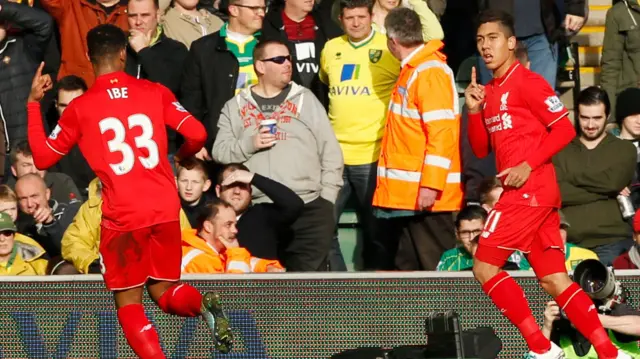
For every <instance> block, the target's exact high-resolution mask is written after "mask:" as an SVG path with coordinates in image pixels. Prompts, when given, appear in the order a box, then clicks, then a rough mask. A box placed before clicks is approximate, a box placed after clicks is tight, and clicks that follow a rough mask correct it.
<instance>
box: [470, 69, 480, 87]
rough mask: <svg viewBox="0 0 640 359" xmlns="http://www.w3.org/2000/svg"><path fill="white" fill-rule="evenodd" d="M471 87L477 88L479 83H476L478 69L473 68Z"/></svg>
mask: <svg viewBox="0 0 640 359" xmlns="http://www.w3.org/2000/svg"><path fill="white" fill-rule="evenodd" d="M471 85H472V86H477V85H478V83H477V82H476V67H475V66H474V67H472V68H471Z"/></svg>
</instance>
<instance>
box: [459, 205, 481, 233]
mask: <svg viewBox="0 0 640 359" xmlns="http://www.w3.org/2000/svg"><path fill="white" fill-rule="evenodd" d="M487 216H488V214H487V211H486V210H485V209H484V208H482V207H480V206H478V205H475V204H472V205H469V206H466V207H464V208H463V209H462V210H461V211H460V212H459V213H458V215H457V216H456V228H460V222H462V221H473V220H474V219H479V220H481V221H482V223H484V222H485V221H486V220H487Z"/></svg>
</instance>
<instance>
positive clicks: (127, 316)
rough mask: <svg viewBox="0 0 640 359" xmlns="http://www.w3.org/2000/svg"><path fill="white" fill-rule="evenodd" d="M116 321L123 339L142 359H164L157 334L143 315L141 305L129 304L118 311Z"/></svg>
mask: <svg viewBox="0 0 640 359" xmlns="http://www.w3.org/2000/svg"><path fill="white" fill-rule="evenodd" d="M118 321H119V322H120V326H121V327H122V331H123V332H124V336H125V338H127V342H129V345H130V346H131V349H133V351H134V352H135V353H136V355H137V356H138V357H140V358H142V359H165V358H166V357H165V356H164V353H163V352H162V348H160V339H159V338H158V333H157V332H156V329H155V328H154V327H153V324H151V323H150V322H149V319H148V318H147V316H146V315H145V314H144V308H143V307H142V305H141V304H129V305H125V306H124V307H122V308H120V309H118Z"/></svg>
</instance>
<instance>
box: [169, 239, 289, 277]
mask: <svg viewBox="0 0 640 359" xmlns="http://www.w3.org/2000/svg"><path fill="white" fill-rule="evenodd" d="M270 265H272V266H274V267H276V268H280V269H282V266H281V265H280V262H278V261H277V260H269V259H262V258H256V257H252V256H251V254H250V253H249V251H248V250H247V249H246V248H229V249H227V250H226V251H225V252H224V253H218V252H217V251H216V250H215V249H214V248H213V247H211V246H210V245H208V244H207V242H205V240H204V239H202V238H200V237H198V235H197V233H196V230H195V229H189V230H184V231H182V265H181V271H182V273H257V272H266V271H267V266H270Z"/></svg>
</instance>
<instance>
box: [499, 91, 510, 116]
mask: <svg viewBox="0 0 640 359" xmlns="http://www.w3.org/2000/svg"><path fill="white" fill-rule="evenodd" d="M508 98H509V92H508V91H507V92H505V93H504V94H502V96H501V97H500V111H508V110H509V108H508V107H507V99H508Z"/></svg>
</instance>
